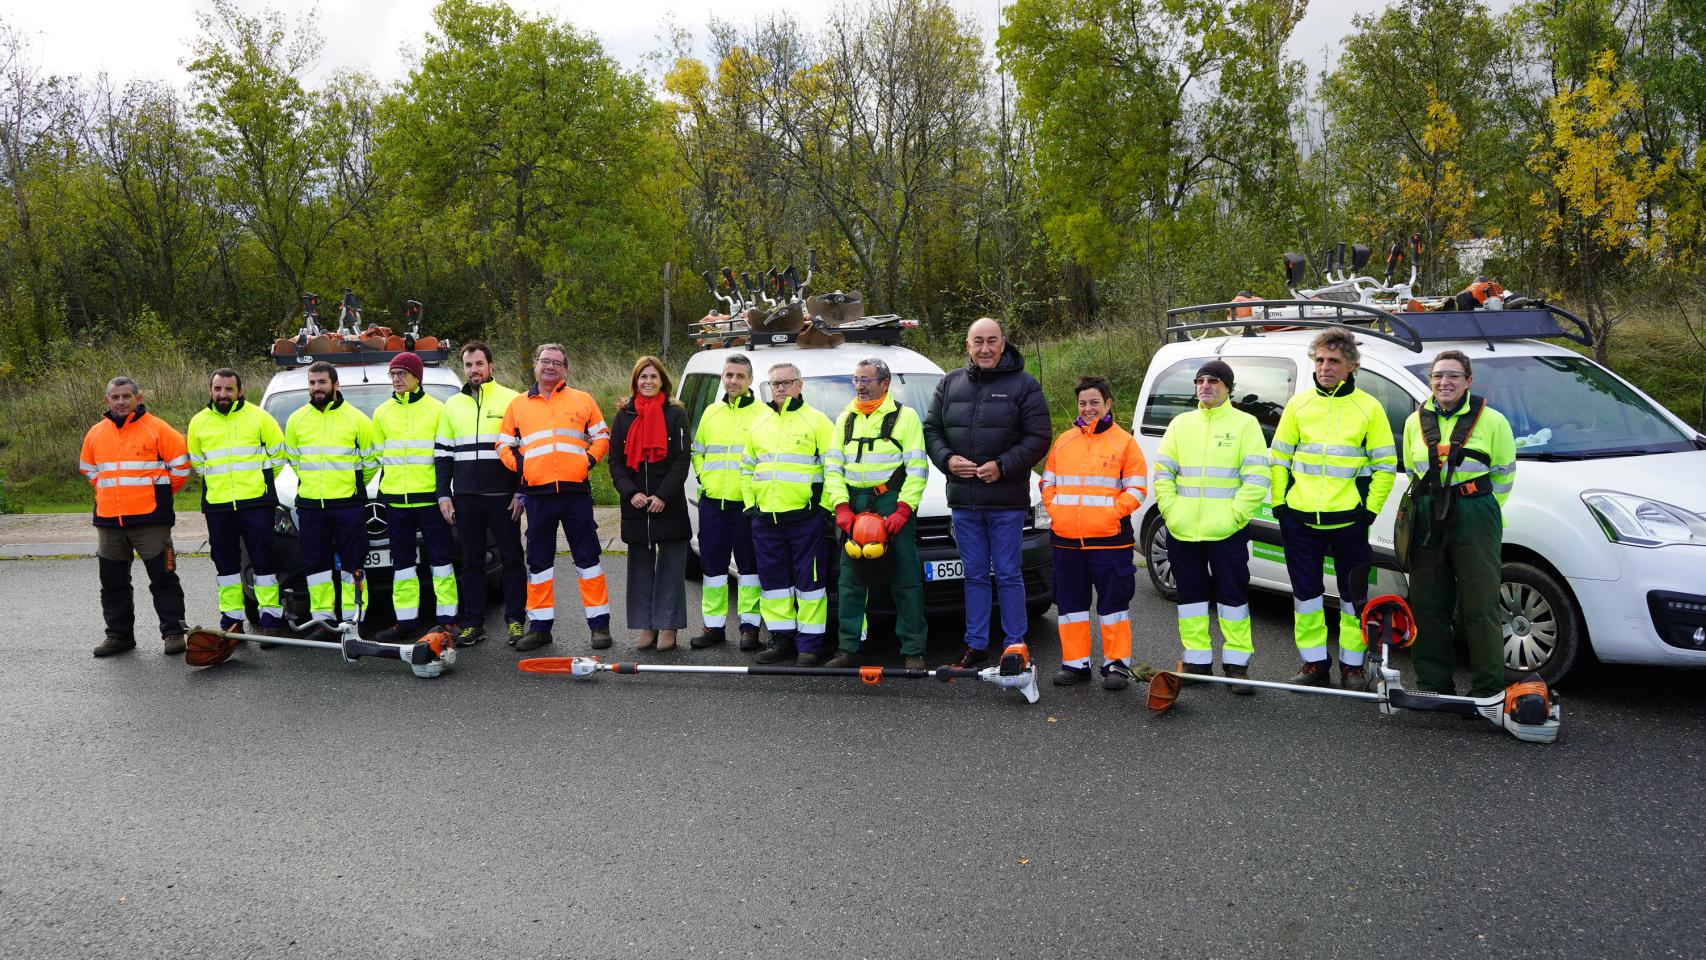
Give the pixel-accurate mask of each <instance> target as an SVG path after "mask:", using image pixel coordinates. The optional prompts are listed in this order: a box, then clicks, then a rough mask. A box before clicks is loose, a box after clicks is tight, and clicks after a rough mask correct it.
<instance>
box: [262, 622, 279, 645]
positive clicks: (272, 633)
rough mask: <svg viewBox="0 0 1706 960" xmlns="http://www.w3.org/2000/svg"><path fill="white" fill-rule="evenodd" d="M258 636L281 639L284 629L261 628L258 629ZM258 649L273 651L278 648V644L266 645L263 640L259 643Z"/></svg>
mask: <svg viewBox="0 0 1706 960" xmlns="http://www.w3.org/2000/svg"><path fill="white" fill-rule="evenodd" d="M260 634H261V636H263V637H282V636H284V629H283V628H282V627H279V626H276V625H275V626H271V627H262V628H261V629H260ZM260 648H261V649H262V650H275V649H277V648H278V644H276V643H268V642H266V641H265V640H262V641H261V642H260Z"/></svg>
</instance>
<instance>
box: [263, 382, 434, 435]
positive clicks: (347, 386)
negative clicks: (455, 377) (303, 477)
mask: <svg viewBox="0 0 1706 960" xmlns="http://www.w3.org/2000/svg"><path fill="white" fill-rule="evenodd" d="M424 386H425V387H426V392H427V396H429V397H432V398H434V399H436V400H438V402H440V403H443V402H444V401H446V400H449V399H450V398H451V397H454V396H456V390H457V388H456V386H455V385H453V384H449V383H428V384H425V385H424ZM338 388H339V390H340V392H342V393H343V395H344V399H345V400H347V401H349V402H350V403H352V404H354V405H355V408H356V409H357V410H360V411H361V412H362V413H365V414H367V415H368V417H369V418H371V417H372V416H373V411H375V410H377V409H379V405H380V404H382V403H384V402H385V401H386V400H388V399H390V397H391V385H390V384H388V383H343V384H339V387H338ZM307 403H308V391H307V390H286V391H284V392H282V393H275V394H273V395H272V396H270V397H268V398H267V402H266V407H265V408H266V411H267V412H268V413H270V414H272V418H273V419H274V420H277V421H278V425H279V427H281V428H282V427H283V426H284V424H285V421H287V420H289V419H290V415H291V414H293V413H295V412H296V411H298V410H300V409H302V408H303V407H304V406H306V405H307Z"/></svg>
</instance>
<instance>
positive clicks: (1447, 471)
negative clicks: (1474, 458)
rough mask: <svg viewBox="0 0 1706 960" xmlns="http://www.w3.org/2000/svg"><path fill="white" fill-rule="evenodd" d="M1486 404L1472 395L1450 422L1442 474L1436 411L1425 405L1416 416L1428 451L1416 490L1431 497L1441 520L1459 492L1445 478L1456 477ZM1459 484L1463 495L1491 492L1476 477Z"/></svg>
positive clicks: (1436, 515)
mask: <svg viewBox="0 0 1706 960" xmlns="http://www.w3.org/2000/svg"><path fill="white" fill-rule="evenodd" d="M1486 407H1487V401H1486V400H1485V399H1484V398H1482V397H1478V396H1474V395H1471V396H1470V397H1469V409H1467V410H1465V411H1464V412H1463V414H1462V415H1460V416H1458V418H1457V422H1456V423H1455V424H1453V425H1452V428H1451V439H1450V440H1448V441H1447V446H1446V455H1445V464H1444V465H1443V475H1442V465H1441V464H1440V458H1439V446H1440V444H1439V440H1440V436H1439V411H1438V410H1432V409H1429V408H1428V406H1427V405H1426V404H1423V405H1422V409H1421V411H1420V416H1419V418H1418V419H1419V420H1420V421H1421V428H1422V443H1423V444H1425V445H1426V446H1427V450H1428V470H1427V473H1425V474H1423V475H1422V479H1421V480H1419V481H1417V484H1416V488H1417V490H1416V492H1417V493H1418V494H1430V495H1432V496H1433V515H1434V519H1435V520H1444V519H1445V518H1446V516H1447V515H1448V514H1450V512H1451V504H1452V500H1453V499H1454V496H1455V494H1457V493H1458V492H1459V491H1458V488H1457V485H1454V484H1451V483H1449V482H1447V481H1449V479H1450V478H1451V477H1453V476H1455V475H1456V474H1457V468H1458V467H1460V466H1462V465H1463V456H1464V454H1466V453H1468V450H1467V448H1466V447H1465V444H1467V443H1468V442H1469V436H1470V434H1472V433H1474V432H1475V425H1476V424H1477V423H1480V422H1481V411H1482V410H1485V409H1486ZM1462 486H1463V487H1464V488H1465V489H1464V490H1462V491H1461V492H1462V493H1463V494H1464V495H1465V496H1478V495H1480V494H1482V493H1491V492H1492V488H1491V487H1490V486H1489V485H1487V484H1484V483H1480V482H1479V481H1478V480H1472V481H1469V482H1468V483H1465V484H1462ZM1430 534H1431V531H1430Z"/></svg>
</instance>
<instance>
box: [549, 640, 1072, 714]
mask: <svg viewBox="0 0 1706 960" xmlns="http://www.w3.org/2000/svg"><path fill="white" fill-rule="evenodd" d="M516 666H518V667H520V668H521V672H523V673H546V674H554V675H557V676H569V677H573V678H574V679H576V680H590V679H591V678H592V677H594V676H596V675H597V674H600V673H614V674H620V675H632V674H639V673H707V674H715V675H719V676H748V677H858V678H859V681H860V682H861V683H867V684H877V683H881V682H882V681H884V680H940V681H942V682H943V683H948V682H950V681H953V680H961V679H966V680H969V679H974V678H975V679H978V680H982V681H984V682H986V683H993V684H995V685H996V686H998V687H1002V688H1005V689H1008V690H1016V691H1018V692H1019V694H1020V695H1021V696H1023V697H1024V698H1025V701H1026V702H1027V703H1036V702H1037V700H1038V699H1039V697H1040V696H1041V695H1040V694H1039V693H1038V690H1037V668H1036V666H1035V665H1034V664H1032V663H1031V658H1030V654H1029V652H1028V651H1027V650H1026V649H1025V646H1024V645H1023V644H1013V645H1012V646H1009V647H1008V648H1007V649H1006V650H1003V651H1002V652H1001V663H1000V665H999V666H994V667H984V668H982V669H980V670H974V669H970V668H964V667H937V668H936V669H934V670H909V669H905V668H897V667H880V666H872V667H780V666H778V667H769V666H761V665H755V666H750V667H697V666H687V665H677V664H667V663H604V662H603V661H601V660H599V659H598V658H597V657H534V658H532V659H528V660H523V661H521V662H520V663H518V664H516Z"/></svg>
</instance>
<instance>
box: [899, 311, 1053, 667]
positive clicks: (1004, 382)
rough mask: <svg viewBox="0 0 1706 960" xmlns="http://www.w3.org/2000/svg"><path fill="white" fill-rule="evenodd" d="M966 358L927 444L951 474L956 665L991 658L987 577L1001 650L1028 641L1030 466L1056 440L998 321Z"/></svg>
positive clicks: (1036, 389) (975, 338) (969, 346)
mask: <svg viewBox="0 0 1706 960" xmlns="http://www.w3.org/2000/svg"><path fill="white" fill-rule="evenodd" d="M966 352H967V353H968V354H970V355H971V359H970V360H968V361H967V362H966V365H965V366H964V367H962V368H961V369H959V370H954V371H951V372H950V373H949V374H948V375H947V376H945V377H943V378H942V382H941V383H940V384H938V385H937V386H936V395H935V396H934V397H933V398H932V399H931V401H930V415H929V416H928V417H927V418H925V420H924V444H925V448H926V449H927V451H928V452H929V454H930V460H931V462H932V463H934V464H936V469H938V470H941V471H942V472H943V473H945V474H947V475H948V506H949V508H951V509H952V511H953V517H954V541H955V542H956V543H958V544H959V548H960V560H961V561H962V562H963V563H964V564H965V572H966V637H965V650H964V651H962V652H961V654H960V659H959V660H958V661H956V662H955V665H956V666H961V667H975V666H979V665H981V664H983V663H984V662H986V661H987V660H988V659H989V612H990V595H991V591H990V579H991V578H990V574H991V572H992V571H993V573H994V582H995V592H996V594H997V597H998V599H999V600H1000V603H1001V632H1002V633H1003V634H1005V644H1008V645H1010V644H1015V643H1024V642H1025V631H1026V629H1027V627H1028V625H1027V623H1026V618H1025V579H1024V576H1023V575H1022V574H1020V572H1019V559H1020V552H1021V550H1022V549H1023V540H1024V531H1025V513H1026V511H1027V510H1029V509H1030V505H1031V481H1032V477H1031V468H1032V467H1033V466H1035V465H1036V464H1037V463H1039V462H1040V461H1041V460H1042V458H1043V457H1044V456H1046V455H1047V454H1048V448H1049V443H1050V442H1051V441H1052V440H1053V438H1054V428H1053V426H1052V424H1051V423H1050V422H1049V416H1048V403H1047V402H1046V401H1045V400H1044V399H1043V388H1042V385H1041V384H1039V383H1037V380H1036V378H1035V377H1033V376H1031V375H1030V374H1028V373H1026V372H1025V357H1024V354H1021V353H1020V352H1019V351H1018V350H1017V349H1015V348H1014V347H1012V346H1011V345H1009V344H1008V343H1007V338H1006V337H1005V336H1003V335H1002V333H1001V324H999V323H996V322H995V321H994V320H992V319H990V318H989V317H984V318H982V319H980V320H978V321H977V322H976V323H973V324H972V325H971V329H970V330H968V331H967V332H966Z"/></svg>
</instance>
